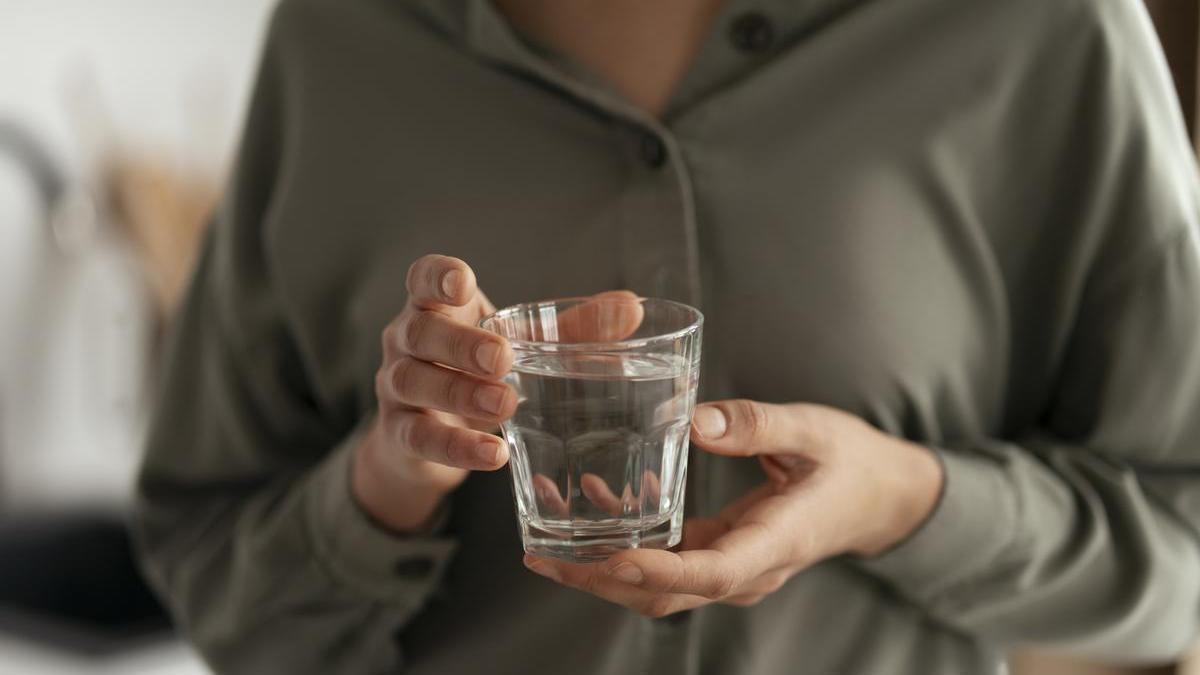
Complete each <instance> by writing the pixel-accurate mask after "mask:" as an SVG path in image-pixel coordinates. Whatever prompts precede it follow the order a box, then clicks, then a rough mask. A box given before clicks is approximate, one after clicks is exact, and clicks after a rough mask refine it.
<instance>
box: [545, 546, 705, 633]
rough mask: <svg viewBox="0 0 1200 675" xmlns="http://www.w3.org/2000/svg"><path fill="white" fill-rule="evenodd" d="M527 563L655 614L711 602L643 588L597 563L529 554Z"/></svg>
mask: <svg viewBox="0 0 1200 675" xmlns="http://www.w3.org/2000/svg"><path fill="white" fill-rule="evenodd" d="M525 566H526V567H528V568H529V569H530V570H531V571H533V572H536V573H537V574H540V575H542V576H544V577H546V578H547V579H550V580H551V581H556V582H558V583H560V584H563V585H564V586H569V587H571V588H575V589H577V590H581V591H584V592H585V593H591V594H592V595H595V596H596V597H599V598H602V599H604V600H608V601H609V602H613V603H616V604H618V605H623V606H625V607H628V608H630V609H632V610H634V611H635V612H638V613H639V614H642V615H643V616H648V617H653V618H661V617H664V616H667V615H669V614H674V613H676V612H682V611H684V610H688V609H695V608H696V607H700V606H701V605H706V604H708V603H710V602H712V601H711V600H709V599H707V598H702V597H699V596H695V595H684V594H678V593H651V592H647V591H644V590H642V589H640V588H636V587H633V586H630V585H629V584H626V583H622V582H620V581H617V580H614V579H612V578H610V577H608V576H607V575H606V574H605V573H604V571H603V569H602V567H601V565H600V564H598V563H595V564H578V563H569V562H565V561H562V560H554V559H551V558H539V557H536V556H532V555H526V556H525Z"/></svg>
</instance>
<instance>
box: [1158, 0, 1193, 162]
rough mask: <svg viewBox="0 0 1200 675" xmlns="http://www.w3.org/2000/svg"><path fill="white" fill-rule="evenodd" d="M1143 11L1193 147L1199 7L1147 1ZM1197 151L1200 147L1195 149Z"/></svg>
mask: <svg viewBox="0 0 1200 675" xmlns="http://www.w3.org/2000/svg"><path fill="white" fill-rule="evenodd" d="M1146 7H1147V8H1148V9H1149V10H1150V16H1151V18H1153V19H1154V27H1155V28H1156V29H1158V37H1159V39H1161V40H1162V45H1163V51H1164V52H1166V54H1167V61H1168V62H1169V63H1170V64H1171V76H1172V77H1173V78H1174V79H1175V91H1177V92H1179V101H1180V103H1181V104H1182V106H1183V116H1184V119H1185V120H1187V125H1188V132H1189V133H1190V134H1191V135H1192V141H1193V143H1196V142H1197V141H1200V133H1198V132H1200V129H1198V128H1197V123H1198V122H1200V116H1198V114H1197V108H1198V106H1200V100H1197V82H1198V80H1200V71H1198V69H1197V66H1198V64H1200V39H1198V37H1197V36H1200V3H1197V2H1196V0H1146ZM1197 147H1198V148H1200V144H1198V145H1197Z"/></svg>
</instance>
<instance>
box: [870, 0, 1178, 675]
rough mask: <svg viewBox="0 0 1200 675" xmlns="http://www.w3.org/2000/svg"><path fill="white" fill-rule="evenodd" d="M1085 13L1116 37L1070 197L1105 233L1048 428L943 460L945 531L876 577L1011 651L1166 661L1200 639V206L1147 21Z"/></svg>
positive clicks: (1090, 97) (1138, 16)
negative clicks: (1031, 646)
mask: <svg viewBox="0 0 1200 675" xmlns="http://www.w3.org/2000/svg"><path fill="white" fill-rule="evenodd" d="M1080 4H1082V3H1080ZM1087 4H1088V5H1089V6H1094V7H1095V11H1096V13H1097V14H1098V16H1099V19H1100V22H1099V23H1100V28H1101V30H1100V31H1099V32H1098V37H1099V38H1100V39H1099V40H1096V41H1093V43H1092V45H1091V53H1090V55H1089V58H1088V60H1087V63H1088V64H1089V66H1088V71H1089V73H1090V75H1089V76H1088V77H1086V78H1084V79H1082V80H1081V81H1080V84H1079V86H1080V87H1081V91H1087V92H1089V93H1088V94H1087V95H1086V100H1084V102H1083V107H1084V108H1086V110H1084V111H1081V112H1079V113H1078V115H1077V116H1076V117H1075V119H1074V120H1073V122H1072V124H1073V127H1074V128H1075V129H1076V130H1077V133H1078V134H1079V136H1077V137H1076V144H1075V147H1077V148H1081V149H1084V148H1086V152H1081V153H1079V154H1078V155H1075V156H1073V157H1072V158H1070V159H1069V160H1068V164H1071V163H1073V166H1072V168H1071V169H1070V170H1071V172H1072V173H1071V174H1070V175H1072V177H1073V180H1074V183H1073V184H1074V185H1077V186H1082V187H1079V188H1078V189H1077V190H1076V191H1075V192H1069V191H1066V190H1062V191H1060V192H1059V193H1058V194H1057V195H1056V196H1057V198H1058V203H1059V204H1071V205H1072V206H1071V209H1070V211H1071V213H1074V214H1076V216H1077V218H1076V223H1074V225H1080V223H1082V222H1083V221H1087V223H1085V224H1084V225H1081V230H1080V231H1082V232H1085V233H1086V236H1081V237H1079V240H1080V241H1081V242H1084V243H1083V244H1081V246H1080V247H1079V248H1080V249H1086V251H1087V255H1089V256H1090V258H1089V262H1088V264H1087V266H1086V267H1087V270H1086V273H1085V274H1083V275H1082V277H1081V278H1084V279H1085V280H1084V281H1083V282H1081V284H1080V286H1081V288H1082V290H1081V291H1080V292H1079V294H1078V295H1079V300H1078V302H1076V303H1075V304H1074V306H1073V308H1072V311H1073V312H1074V316H1072V317H1069V319H1068V320H1069V325H1070V330H1069V331H1068V333H1069V337H1068V338H1067V340H1066V342H1065V348H1064V349H1063V356H1062V358H1061V359H1060V360H1059V363H1060V365H1059V367H1058V369H1057V372H1056V376H1055V384H1054V386H1053V388H1052V391H1051V392H1050V393H1049V394H1048V395H1047V397H1046V398H1047V399H1048V400H1047V403H1046V406H1045V408H1044V413H1043V414H1042V415H1041V417H1040V421H1039V422H1038V423H1037V424H1035V425H1034V426H1033V428H1030V429H1029V430H1028V431H1027V432H1025V433H1023V434H1019V435H1017V436H1016V437H1014V438H1011V439H1009V438H1005V439H998V438H996V439H964V440H960V441H957V442H952V443H946V444H944V447H940V448H937V452H938V454H939V456H940V458H941V459H942V461H943V464H944V466H945V476H946V482H945V491H944V494H943V495H942V498H941V501H940V503H939V505H938V506H937V507H936V508H935V510H934V513H933V515H932V516H931V517H930V518H929V520H928V521H927V522H926V523H925V524H924V525H923V526H922V527H921V528H919V529H918V530H917V532H916V533H915V534H914V535H912V536H911V537H910V538H909V539H908V540H906V541H904V542H902V543H901V544H900V545H899V546H897V547H896V548H894V549H892V550H890V551H888V552H885V553H884V554H883V555H881V556H879V557H877V558H874V559H871V560H866V561H860V562H861V564H862V565H863V567H864V568H865V569H866V570H867V571H869V572H871V573H873V574H875V575H877V576H878V577H880V578H882V579H883V580H885V581H887V582H889V583H891V584H892V585H893V586H894V587H895V588H896V589H897V590H898V591H899V592H900V593H901V594H902V595H904V596H906V597H908V598H909V599H910V600H912V601H913V602H914V603H916V604H918V605H920V606H922V607H924V608H925V609H926V610H927V611H928V612H929V613H930V614H931V615H932V616H934V617H936V618H937V619H940V620H941V621H943V622H945V623H947V624H950V625H952V626H955V627H957V628H959V629H961V630H964V631H966V632H968V633H971V634H975V635H980V636H982V637H983V638H985V639H988V640H990V641H994V642H996V643H999V644H1005V645H1012V644H1016V643H1041V644H1045V645H1048V646H1051V647H1054V648H1057V649H1060V650H1064V651H1069V652H1077V653H1080V654H1083V655H1088V656H1094V657H1099V658H1104V659H1113V660H1117V661H1122V662H1125V661H1162V660H1169V659H1172V658H1174V657H1177V656H1178V655H1179V654H1180V653H1181V652H1182V651H1183V650H1184V649H1186V648H1187V646H1188V645H1189V644H1190V643H1191V641H1192V640H1194V639H1195V636H1196V635H1197V631H1198V623H1200V253H1198V251H1200V246H1198V244H1197V241H1198V239H1197V231H1198V228H1197V221H1198V219H1200V199H1198V197H1197V195H1198V188H1197V180H1196V165H1195V160H1194V157H1191V156H1190V148H1189V144H1188V142H1187V140H1186V138H1185V137H1184V134H1183V125H1182V124H1181V123H1180V120H1179V115H1178V112H1177V108H1176V105H1177V103H1176V101H1175V100H1174V98H1173V96H1171V94H1170V89H1169V84H1167V76H1166V72H1165V66H1164V65H1163V64H1161V63H1160V61H1161V55H1160V54H1159V53H1158V52H1157V51H1156V49H1155V48H1154V47H1152V46H1151V42H1150V41H1151V40H1152V39H1153V38H1152V37H1150V34H1149V25H1148V22H1147V21H1146V19H1145V16H1144V13H1143V12H1142V10H1141V9H1140V8H1138V9H1133V3H1130V2H1124V1H1122V2H1113V3H1087ZM1085 88H1086V89H1085ZM1051 101H1053V97H1052V95H1051V94H1049V93H1047V94H1046V97H1044V98H1043V99H1042V100H1040V101H1039V102H1038V105H1042V106H1048V105H1052V103H1050V102H1051ZM1064 185H1072V183H1071V181H1063V182H1060V183H1058V186H1060V190H1061V186H1064ZM1083 255H1084V254H1083V253H1080V254H1079V257H1080V258H1082V257H1083ZM1062 264H1069V263H1068V262H1067V261H1066V259H1065V258H1063V259H1062ZM1047 320H1052V318H1051V317H1047ZM1053 320H1061V318H1053Z"/></svg>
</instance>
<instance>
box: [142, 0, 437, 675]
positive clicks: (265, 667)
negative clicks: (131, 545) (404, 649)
mask: <svg viewBox="0 0 1200 675" xmlns="http://www.w3.org/2000/svg"><path fill="white" fill-rule="evenodd" d="M286 7H287V5H286V3H285V4H284V5H283V9H281V10H279V11H278V12H277V14H276V16H275V17H274V19H273V21H272V28H271V31H270V34H269V36H268V40H267V47H266V52H265V54H264V56H263V63H262V68H261V72H260V75H259V79H258V82H257V84H256V89H255V93H254V95H253V97H252V98H253V100H252V104H251V112H250V115H249V118H248V121H247V128H246V132H245V136H244V140H243V146H242V148H241V150H240V152H239V157H238V161H237V166H236V169H235V174H234V177H233V180H232V184H231V188H230V190H229V194H228V195H227V199H226V201H225V203H224V205H223V207H222V210H221V212H220V213H219V215H218V217H217V218H216V219H215V222H214V224H213V227H212V229H211V231H210V232H209V235H208V237H207V239H206V242H205V246H204V250H203V251H202V254H201V256H200V261H199V263H198V269H197V271H196V274H195V277H194V279H193V282H192V285H191V288H190V290H189V292H188V297H187V298H186V300H185V305H184V307H183V309H182V313H181V315H180V316H179V318H178V319H177V322H176V324H175V325H174V327H173V329H172V337H171V340H170V347H169V354H168V359H167V364H166V372H165V377H164V380H163V382H162V383H161V391H160V399H159V408H158V410H157V412H156V414H155V416H154V419H153V422H152V428H151V431H150V434H149V440H148V446H147V454H146V458H145V460H144V463H143V467H142V471H141V475H140V478H139V483H138V494H137V504H136V512H135V517H134V530H135V533H136V539H137V542H138V546H139V548H140V551H141V554H142V557H143V560H144V567H145V569H146V571H147V573H148V577H149V579H150V581H151V583H152V585H153V586H154V587H155V588H156V589H157V590H158V592H159V594H160V595H161V596H162V598H163V599H164V600H165V602H166V604H167V605H168V606H169V608H170V610H171V613H172V614H173V615H174V617H175V619H176V621H177V623H178V625H179V627H180V629H181V630H182V631H183V632H184V633H185V635H186V636H187V637H188V638H189V639H190V640H191V641H192V642H193V643H194V644H195V645H196V646H197V648H198V649H199V650H200V652H201V654H202V655H203V656H204V658H205V659H206V660H207V661H208V662H209V663H210V664H211V665H212V666H213V667H214V668H215V669H216V670H217V671H219V672H222V673H254V674H257V673H282V672H286V673H351V672H353V673H376V672H383V671H386V670H389V669H394V668H396V667H397V666H398V665H399V663H400V656H401V655H400V654H399V652H398V644H397V641H396V633H397V631H399V630H402V629H403V627H404V626H405V624H406V622H408V621H409V620H410V619H411V617H412V616H413V615H414V614H415V613H416V612H417V611H418V610H419V609H420V608H421V607H422V605H423V603H425V601H426V600H427V599H428V598H429V597H430V596H431V594H433V593H434V592H435V591H436V590H437V589H438V587H439V583H440V580H441V578H442V574H443V571H444V569H445V565H446V563H447V561H448V560H449V559H450V557H451V555H452V553H453V550H454V548H455V541H454V540H453V539H452V538H450V537H447V536H442V535H439V534H438V533H437V530H436V528H435V530H434V531H432V532H431V533H429V534H428V535H425V536H398V535H394V534H392V533H390V532H386V531H384V530H382V529H381V528H380V527H379V526H377V525H376V524H375V523H374V522H373V521H372V520H370V519H369V518H368V517H367V515H366V514H365V513H364V512H362V511H361V510H360V509H359V508H358V505H357V503H356V502H355V501H354V500H353V498H352V496H351V494H350V479H349V468H350V459H351V455H352V448H353V446H354V445H355V443H356V441H357V437H358V434H359V433H360V431H359V430H361V429H362V428H363V424H356V420H354V419H347V418H346V416H347V414H348V413H346V412H345V408H347V407H349V408H354V407H355V406H344V405H337V404H334V403H330V402H327V401H323V400H321V398H320V397H319V396H318V395H316V394H315V393H314V391H313V388H312V387H311V386H309V384H308V380H307V377H306V368H305V364H304V362H303V360H302V359H301V358H300V356H299V350H298V349H297V348H296V346H295V340H294V336H293V335H292V334H291V332H290V331H289V326H288V321H287V317H286V311H285V308H284V304H285V303H283V302H281V300H280V298H279V297H278V293H277V292H276V289H275V287H274V286H273V282H272V278H271V264H270V260H269V259H268V256H265V255H264V252H263V241H264V238H265V235H264V226H263V224H264V221H265V220H266V219H267V218H268V215H269V212H270V208H271V200H272V194H273V189H274V185H275V180H276V174H277V167H278V163H279V158H280V156H281V154H282V153H283V152H284V147H285V146H286V142H285V141H286V135H287V133H288V125H287V119H286V117H287V116H286V110H285V108H284V106H283V105H282V101H283V100H284V98H285V96H286V87H285V86H284V79H285V78H283V77H282V76H281V72H280V71H281V64H280V62H279V61H280V58H281V57H280V54H279V50H278V49H277V46H278V45H277V42H278V35H279V33H280V30H281V24H286V21H287V12H286ZM339 411H340V412H339Z"/></svg>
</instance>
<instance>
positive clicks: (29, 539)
mask: <svg viewBox="0 0 1200 675" xmlns="http://www.w3.org/2000/svg"><path fill="white" fill-rule="evenodd" d="M132 550H133V549H132V543H131V541H130V538H129V535H128V533H127V532H126V529H125V525H124V523H122V522H120V521H119V520H116V519H112V518H105V517H99V516H74V517H67V516H53V517H50V516H46V517H35V518H30V517H23V518H20V519H7V520H0V630H4V631H6V632H9V633H15V634H19V635H22V636H24V637H26V638H31V639H34V640H37V641H40V642H45V643H49V644H53V645H54V646H56V647H58V648H62V649H70V650H72V651H75V652H80V653H86V654H90V655H103V654H110V653H115V652H119V651H123V650H126V649H129V648H131V647H134V646H138V645H141V644H142V643H144V642H147V641H151V640H157V639H162V638H165V637H167V636H169V635H170V633H169V631H168V630H167V629H168V627H169V626H168V622H167V618H166V613H165V612H164V611H163V609H162V607H161V606H160V605H159V603H158V601H157V600H156V599H155V598H154V596H153V595H152V594H151V593H150V591H149V589H148V588H147V587H146V585H145V583H144V582H143V581H142V579H141V576H140V573H139V571H138V569H137V567H136V565H135V563H134V558H133V555H132Z"/></svg>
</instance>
